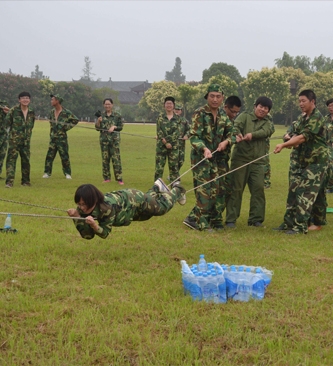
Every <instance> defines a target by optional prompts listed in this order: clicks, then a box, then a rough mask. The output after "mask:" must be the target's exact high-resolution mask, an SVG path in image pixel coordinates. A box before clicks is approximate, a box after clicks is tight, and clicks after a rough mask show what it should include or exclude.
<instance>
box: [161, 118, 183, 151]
mask: <svg viewBox="0 0 333 366" xmlns="http://www.w3.org/2000/svg"><path fill="white" fill-rule="evenodd" d="M180 124H181V121H180V119H179V118H177V119H176V120H175V119H174V118H172V119H171V120H170V121H169V127H168V129H167V133H168V134H167V136H165V137H164V138H165V140H166V142H167V143H169V144H176V145H178V139H179V137H180Z"/></svg>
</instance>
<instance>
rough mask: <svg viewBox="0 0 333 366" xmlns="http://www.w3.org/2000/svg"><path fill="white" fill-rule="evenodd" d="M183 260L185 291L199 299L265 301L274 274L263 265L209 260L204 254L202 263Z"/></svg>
mask: <svg viewBox="0 0 333 366" xmlns="http://www.w3.org/2000/svg"><path fill="white" fill-rule="evenodd" d="M180 263H181V266H182V281H183V287H184V293H185V294H189V295H191V297H192V299H193V300H196V301H202V300H203V301H206V302H214V303H226V302H227V300H228V299H233V300H235V301H243V302H246V301H249V300H250V299H255V300H262V299H263V298H264V296H265V291H266V289H267V286H268V285H269V284H270V283H271V280H272V275H273V272H272V271H269V270H268V269H266V268H262V267H254V266H246V265H240V266H238V265H231V266H228V265H225V264H221V265H220V264H219V263H217V262H215V263H207V262H206V260H205V256H204V255H203V254H201V255H200V258H199V263H198V264H193V265H192V266H191V267H189V265H188V264H187V263H186V261H184V260H182V261H180Z"/></svg>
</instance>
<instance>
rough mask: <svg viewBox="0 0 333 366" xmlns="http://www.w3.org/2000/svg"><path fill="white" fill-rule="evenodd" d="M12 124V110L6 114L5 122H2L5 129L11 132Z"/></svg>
mask: <svg viewBox="0 0 333 366" xmlns="http://www.w3.org/2000/svg"><path fill="white" fill-rule="evenodd" d="M12 124H13V108H11V109H10V110H9V112H8V113H7V115H6V117H5V120H4V126H5V128H6V129H9V130H11V128H12Z"/></svg>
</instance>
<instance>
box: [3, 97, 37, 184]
mask: <svg viewBox="0 0 333 366" xmlns="http://www.w3.org/2000/svg"><path fill="white" fill-rule="evenodd" d="M30 98H31V96H30V93H28V92H22V93H20V94H19V96H18V99H19V104H18V105H16V106H15V107H13V108H11V109H10V111H9V112H8V113H7V116H6V128H7V129H9V137H8V151H7V159H6V188H12V187H13V185H14V178H15V170H16V161H17V157H18V155H19V154H20V157H21V173H22V179H21V185H22V186H28V187H29V186H31V184H30V141H31V134H32V129H33V128H34V124H35V112H34V110H33V109H32V108H31V107H30V106H29V104H30Z"/></svg>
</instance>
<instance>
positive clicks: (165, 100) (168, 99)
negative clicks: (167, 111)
mask: <svg viewBox="0 0 333 366" xmlns="http://www.w3.org/2000/svg"><path fill="white" fill-rule="evenodd" d="M169 101H170V102H172V103H173V105H175V102H176V100H175V98H174V97H166V98H165V99H164V104H165V103H166V102H169Z"/></svg>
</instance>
